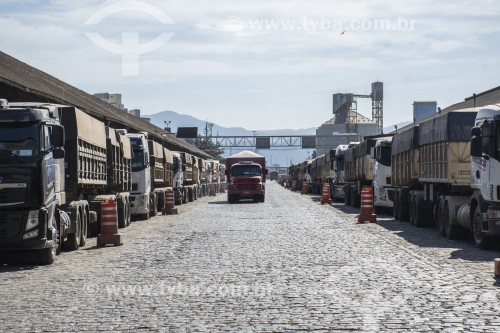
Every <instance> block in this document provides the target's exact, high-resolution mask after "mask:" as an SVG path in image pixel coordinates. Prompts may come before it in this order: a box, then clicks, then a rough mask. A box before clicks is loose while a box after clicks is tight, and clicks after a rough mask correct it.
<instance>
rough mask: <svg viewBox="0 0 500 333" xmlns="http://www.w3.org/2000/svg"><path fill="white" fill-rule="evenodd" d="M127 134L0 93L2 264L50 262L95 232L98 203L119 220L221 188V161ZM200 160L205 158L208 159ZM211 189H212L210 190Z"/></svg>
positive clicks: (124, 222) (79, 114)
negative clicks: (110, 207) (112, 208)
mask: <svg viewBox="0 0 500 333" xmlns="http://www.w3.org/2000/svg"><path fill="white" fill-rule="evenodd" d="M159 141H161V140H158V139H156V137H154V136H149V135H148V133H147V132H137V133H127V131H126V130H123V129H120V128H112V127H110V126H107V125H106V124H105V123H104V122H103V121H101V120H99V119H97V118H95V117H92V116H91V115H89V114H87V113H85V112H83V111H81V110H79V109H78V108H76V107H73V106H64V105H55V104H43V103H9V102H8V101H6V100H0V142H1V143H2V144H1V145H0V259H1V262H0V264H2V263H4V262H9V260H11V259H12V258H14V259H15V260H17V259H18V258H17V257H19V254H22V256H23V257H24V256H28V255H29V256H30V257H32V258H34V259H35V260H36V261H37V262H38V263H39V264H51V263H53V262H54V259H55V256H56V255H58V254H59V253H60V252H61V250H63V249H64V250H77V249H78V248H79V247H80V246H84V245H85V243H86V240H87V237H88V236H94V235H96V234H98V233H99V231H100V221H101V216H100V215H101V213H100V211H101V209H100V207H101V203H102V202H104V201H107V202H108V200H110V199H111V200H113V201H114V202H116V210H117V218H118V225H119V227H126V226H128V225H129V224H130V222H131V219H132V218H137V219H149V218H150V217H151V216H154V215H156V214H157V213H158V212H159V211H162V210H163V208H164V207H165V204H166V202H165V201H166V200H165V199H166V196H167V193H168V192H173V194H174V198H175V204H177V205H180V204H183V203H187V202H190V201H193V200H196V199H197V198H198V197H200V196H204V195H209V194H215V193H217V192H220V191H222V189H223V188H224V187H225V184H224V182H225V170H224V168H225V166H224V165H221V164H220V162H219V161H217V160H207V159H203V158H201V157H199V156H194V155H192V154H190V153H187V152H183V151H171V150H169V149H167V148H166V140H165V141H163V142H159ZM205 158H206V156H205ZM212 192H213V193H212Z"/></svg>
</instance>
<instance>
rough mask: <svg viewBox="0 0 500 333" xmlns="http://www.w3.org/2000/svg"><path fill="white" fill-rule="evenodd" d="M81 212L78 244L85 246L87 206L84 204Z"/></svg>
mask: <svg viewBox="0 0 500 333" xmlns="http://www.w3.org/2000/svg"><path fill="white" fill-rule="evenodd" d="M82 208H83V212H82V214H80V219H81V225H82V229H81V230H82V231H81V232H80V246H85V244H87V230H88V221H89V219H88V210H87V207H86V206H85V205H84V206H83V207H82Z"/></svg>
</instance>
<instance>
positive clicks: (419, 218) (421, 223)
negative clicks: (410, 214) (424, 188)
mask: <svg viewBox="0 0 500 333" xmlns="http://www.w3.org/2000/svg"><path fill="white" fill-rule="evenodd" d="M426 212H427V211H426V210H425V203H424V200H423V198H419V197H416V198H415V208H414V222H415V226H416V227H417V228H423V227H425V226H426V225H427V221H426V215H427V214H426Z"/></svg>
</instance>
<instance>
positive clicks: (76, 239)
mask: <svg viewBox="0 0 500 333" xmlns="http://www.w3.org/2000/svg"><path fill="white" fill-rule="evenodd" d="M71 217H72V218H73V220H74V221H75V223H76V231H75V233H73V234H68V239H67V240H66V242H65V243H64V248H65V249H67V250H69V251H76V250H78V247H79V245H80V233H81V231H82V225H81V220H80V214H79V210H78V207H72V208H71Z"/></svg>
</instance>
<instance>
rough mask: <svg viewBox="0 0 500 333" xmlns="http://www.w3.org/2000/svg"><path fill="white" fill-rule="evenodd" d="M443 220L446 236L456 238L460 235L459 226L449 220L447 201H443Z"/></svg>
mask: <svg viewBox="0 0 500 333" xmlns="http://www.w3.org/2000/svg"><path fill="white" fill-rule="evenodd" d="M443 222H444V225H445V231H446V238H448V239H458V238H459V237H460V229H459V226H457V225H455V224H453V223H451V221H450V211H449V206H448V203H447V202H445V204H444V208H443Z"/></svg>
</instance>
